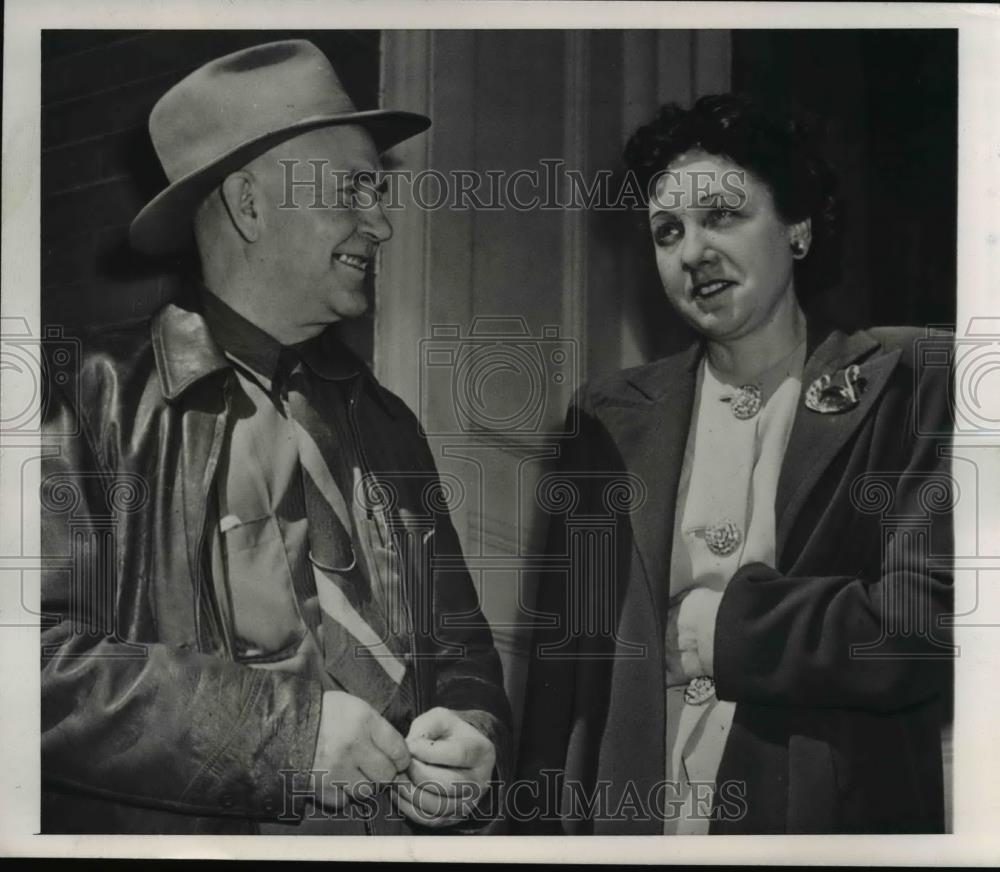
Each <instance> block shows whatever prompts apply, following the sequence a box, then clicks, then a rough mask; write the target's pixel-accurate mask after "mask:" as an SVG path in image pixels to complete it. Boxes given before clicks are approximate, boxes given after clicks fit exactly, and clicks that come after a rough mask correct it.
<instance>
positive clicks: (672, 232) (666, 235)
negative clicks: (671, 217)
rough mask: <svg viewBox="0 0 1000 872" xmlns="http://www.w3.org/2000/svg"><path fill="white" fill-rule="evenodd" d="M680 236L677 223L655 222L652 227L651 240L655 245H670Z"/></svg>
mask: <svg viewBox="0 0 1000 872" xmlns="http://www.w3.org/2000/svg"><path fill="white" fill-rule="evenodd" d="M680 238H681V228H680V225H679V224H666V223H664V224H656V225H655V226H654V227H653V242H654V243H656V245H672V244H673V243H675V242H677V240H678V239H680Z"/></svg>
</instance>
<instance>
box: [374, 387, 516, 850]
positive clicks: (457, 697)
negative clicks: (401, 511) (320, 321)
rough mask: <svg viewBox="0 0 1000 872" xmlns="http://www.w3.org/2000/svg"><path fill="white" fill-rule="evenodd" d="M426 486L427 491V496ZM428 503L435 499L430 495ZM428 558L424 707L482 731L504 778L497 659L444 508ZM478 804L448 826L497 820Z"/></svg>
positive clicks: (505, 717)
mask: <svg viewBox="0 0 1000 872" xmlns="http://www.w3.org/2000/svg"><path fill="white" fill-rule="evenodd" d="M386 393H388V392H386ZM389 396H391V397H392V399H393V401H394V403H395V404H396V406H397V408H398V409H399V411H400V414H401V415H404V416H405V418H406V420H407V422H408V425H409V427H410V428H412V431H413V432H412V436H411V438H412V440H413V441H412V443H411V444H412V454H411V456H412V457H413V458H414V460H415V461H417V462H418V463H419V466H420V467H422V469H423V471H424V472H427V473H429V474H430V475H431V476H432V477H433V481H434V483H435V484H436V485H437V486H439V487H440V486H441V482H440V478H439V477H438V471H437V466H436V464H435V462H434V458H433V454H432V452H431V450H430V447H429V445H428V444H427V442H426V440H425V439H424V438H423V437H422V436H421V435H420V434H419V429H418V425H417V419H416V418H415V416H414V415H413V414H412V412H410V410H409V409H408V408H407V407H406V406H405V404H403V403H402V401H401V400H399V399H398V398H396V397H394V396H392V395H389ZM429 492H430V491H429V490H428V489H425V491H424V493H425V496H426V495H427V494H428V493H429ZM442 493H443V491H442ZM434 502H435V504H437V503H438V502H441V501H439V500H437V499H435V500H434ZM437 558H445V560H444V561H442V562H446V563H447V565H446V566H434V565H433V564H434V561H435V560H436V559H437ZM449 558H450V559H449ZM456 558H457V559H456ZM429 559H430V561H431V565H432V569H431V572H430V580H429V583H428V584H427V585H426V587H425V589H424V590H423V591H422V592H421V594H420V596H419V597H418V600H419V603H420V605H419V606H418V608H420V609H421V611H422V612H423V614H422V615H415V616H414V617H415V619H416V623H417V625H418V632H420V634H421V636H422V638H421V644H420V649H421V650H422V651H424V652H427V653H426V654H422V655H421V656H427V655H428V654H429V656H430V657H432V658H433V664H434V681H433V686H434V690H433V697H432V698H431V699H429V700H425V701H424V702H425V707H426V708H432V707H435V706H440V707H442V708H447V709H451V710H452V711H454V712H455V713H456V714H457V715H458V716H459V717H461V718H462V719H463V720H465V721H466V722H467V723H469V724H470V725H472V726H473V727H475V728H476V729H477V730H479V731H480V732H481V733H483V734H484V735H485V736H486V737H487V738H488V739H489V740H490V741H491V742H492V743H493V747H494V750H495V752H496V763H495V766H494V771H493V775H492V778H491V780H492V781H493V782H494V783H496V784H504V783H506V782H507V781H508V780H509V779H510V777H511V774H512V769H513V741H512V715H511V708H510V701H509V699H508V697H507V691H506V689H505V687H504V676H503V665H502V663H501V661H500V655H499V654H498V653H497V650H496V647H495V645H494V642H493V633H492V631H491V630H490V625H489V622H488V621H487V619H486V617H485V615H484V614H483V612H482V609H481V606H480V602H479V596H478V594H477V591H476V587H475V585H474V584H473V581H472V578H471V576H470V575H469V571H468V569H467V568H466V566H465V562H464V559H463V553H462V546H461V543H460V541H459V538H458V533H457V531H456V530H455V526H454V524H453V523H452V520H451V516H450V514H449V512H448V511H441V510H438V509H437V508H435V511H434V536H433V551H432V553H431V555H429ZM419 628H422V629H419ZM479 807H480V809H482V810H485V811H482V813H479V812H477V813H476V814H475V815H474V816H473V817H472V818H470V819H469V820H468V821H467V822H466V823H465V824H464V825H462V826H459V827H455V828H451V830H452V831H454V832H464V831H478V830H480V829H482V827H483V826H485V825H487V824H490V825H491V827H492V826H496V821H497V818H498V817H499V814H500V809H499V806H498V805H497V803H496V797H495V796H492V797H490V798H489V801H485V800H484V801H483V802H480V803H479ZM490 809H492V811H490Z"/></svg>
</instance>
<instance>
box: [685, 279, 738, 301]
mask: <svg viewBox="0 0 1000 872" xmlns="http://www.w3.org/2000/svg"><path fill="white" fill-rule="evenodd" d="M735 284H736V282H731V281H728V280H727V279H713V280H712V281H710V282H701V283H700V284H697V285H695V286H694V287H693V288H692V289H691V297H692V298H693V299H695V300H708V299H711V298H712V297H715V296H718V295H719V294H721V293H722V292H723V291H725V290H726V289H727V288H729V287H732V286H733V285H735Z"/></svg>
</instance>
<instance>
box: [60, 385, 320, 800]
mask: <svg viewBox="0 0 1000 872" xmlns="http://www.w3.org/2000/svg"><path fill="white" fill-rule="evenodd" d="M81 417H82V416H81ZM81 417H78V416H77V414H76V412H75V410H74V409H73V408H72V407H71V405H70V404H69V403H68V402H66V401H65V400H64V398H62V397H61V396H60V395H59V394H58V393H53V394H52V396H51V401H50V402H49V404H48V408H47V413H46V421H45V427H44V430H43V432H44V433H46V434H47V435H46V440H47V442H48V444H49V445H52V446H53V448H54V450H53V453H51V454H50V455H49V456H47V457H46V459H45V460H44V462H43V484H42V488H43V524H42V529H43V536H42V546H43V554H45V555H47V557H46V558H45V560H44V561H43V562H44V567H43V572H42V611H43V614H44V618H43V631H42V634H41V644H42V652H41V655H42V656H41V697H42V699H41V721H42V723H41V730H42V743H41V745H42V746H41V756H42V778H43V781H44V782H47V783H49V784H51V785H53V786H57V787H60V788H63V789H65V788H69V789H72V790H78V791H83V792H87V793H91V794H96V795H99V796H102V797H104V798H107V799H113V800H119V801H124V802H128V803H131V804H135V805H140V806H142V805H145V806H150V807H156V808H161V809H165V810H172V811H178V812H186V813H201V814H210V815H236V816H240V817H259V818H276V817H279V816H282V815H286V814H289V813H291V812H292V811H293V808H292V805H291V799H292V798H291V797H290V795H289V786H290V781H291V779H286V778H285V777H283V775H282V770H289V771H297V770H308V769H310V768H311V765H312V761H313V756H314V753H315V745H316V735H317V731H318V728H319V716H320V693H319V688H318V686H316V687H314V686H313V685H312V684H310V683H308V682H304V681H301V680H300V679H297V678H295V677H294V676H290V675H282V674H280V673H277V672H272V671H266V670H254V669H250V668H249V667H244V666H241V665H238V664H235V663H232V662H228V661H225V660H223V659H221V658H218V657H215V656H209V655H206V654H203V653H200V652H198V651H195V650H190V649H182V648H178V647H172V646H170V645H166V644H162V643H149V642H146V643H144V644H138V641H137V640H135V639H129V638H127V637H126V635H125V632H124V630H123V629H122V628H121V627H119V626H116V620H115V613H116V603H118V602H120V601H121V597H120V594H121V592H122V589H123V588H124V587H125V586H126V585H128V584H129V580H128V579H127V578H122V577H120V564H119V566H117V567H116V566H107V567H106V571H103V572H96V573H86V572H83V571H82V564H81V563H73V562H70V563H67V561H66V559H65V557H63V556H62V555H65V554H66V552H67V548H68V547H69V546H68V543H71V542H74V541H76V542H77V543H79V542H80V541H86V540H87V539H88V538H90V539H91V541H93V539H94V536H93V534H94V528H95V526H96V525H95V523H94V520H95V519H97V518H100V517H101V515H102V514H107V512H106V511H105V510H103V508H102V507H105V506H106V505H107V502H106V498H107V492H106V489H107V488H108V487H109V486H110V485H111V484H113V482H114V480H115V473H114V472H113V471H110V470H107V469H100V468H99V465H98V463H97V461H96V456H97V455H96V452H95V451H94V450H93V448H92V446H93V442H92V439H90V438H88V435H87V432H86V427H85V422H83V421H82V420H81ZM70 433H73V434H76V435H72V436H64V435H56V434H70ZM47 482H48V483H49V484H51V483H52V482H58V483H59V485H58V487H59V491H58V494H61V496H59V495H57V496H55V497H53V496H50V497H48V499H72V500H74V501H76V506H75V510H74V511H73V512H72V517H73V521H72V522H70V521H69V520H67V519H68V517H69V515H70V513H67V512H57V511H45V500H46V497H45V488H46V483H47ZM71 524H72V529H71ZM88 565H94V564H92V563H91V564H88ZM96 565H98V566H100V564H96ZM157 583H164V584H165V583H169V579H158V580H157ZM185 583H187V581H186V580H185ZM298 783H299V784H300V785H301V782H298Z"/></svg>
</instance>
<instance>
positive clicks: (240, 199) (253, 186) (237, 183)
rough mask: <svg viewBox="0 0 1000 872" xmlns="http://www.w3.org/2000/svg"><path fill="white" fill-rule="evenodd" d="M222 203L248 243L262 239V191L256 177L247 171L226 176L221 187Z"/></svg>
mask: <svg viewBox="0 0 1000 872" xmlns="http://www.w3.org/2000/svg"><path fill="white" fill-rule="evenodd" d="M220 194H221V195H222V202H223V203H224V204H225V206H226V212H227V213H228V215H229V220H230V221H232V222H233V226H234V227H235V228H236V230H237V232H238V233H239V234H240V236H242V237H243V239H244V240H246V241H247V242H256V241H257V240H258V239H259V238H260V232H261V226H260V220H261V214H260V205H261V204H260V202H259V197H260V190H259V186H258V185H257V183H256V180H255V179H254V177H253V176H252V175H251V174H250V173H248V172H247V171H246V170H240V171H239V172H235V173H231V174H230V175H228V176H226V178H225V179H224V180H223V182H222V185H221V186H220Z"/></svg>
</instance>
